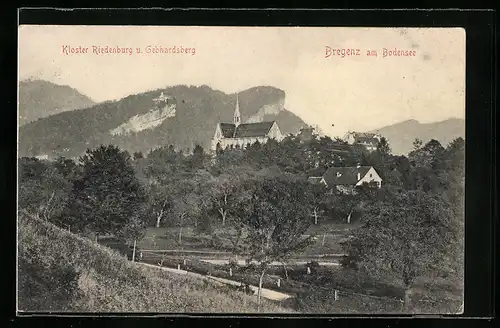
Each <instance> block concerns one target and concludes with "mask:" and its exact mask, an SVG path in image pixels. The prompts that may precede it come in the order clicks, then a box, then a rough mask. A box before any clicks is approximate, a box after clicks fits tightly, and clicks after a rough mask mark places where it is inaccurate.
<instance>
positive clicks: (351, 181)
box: [323, 166, 371, 186]
mask: <svg viewBox="0 0 500 328" xmlns="http://www.w3.org/2000/svg"><path fill="white" fill-rule="evenodd" d="M370 168H371V166H360V167H356V166H352V167H331V168H329V169H328V170H327V171H326V172H325V174H324V175H323V178H324V179H325V182H326V184H327V185H328V186H335V185H355V184H356V183H358V182H359V180H358V172H359V173H360V179H362V178H363V177H364V176H365V175H366V173H368V171H369V170H370Z"/></svg>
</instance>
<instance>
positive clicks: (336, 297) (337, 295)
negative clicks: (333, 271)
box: [334, 289, 339, 301]
mask: <svg viewBox="0 0 500 328" xmlns="http://www.w3.org/2000/svg"><path fill="white" fill-rule="evenodd" d="M334 298H335V300H336V301H337V300H338V299H339V293H338V291H337V290H336V289H335V296H334Z"/></svg>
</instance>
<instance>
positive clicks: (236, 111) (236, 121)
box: [233, 94, 241, 126]
mask: <svg viewBox="0 0 500 328" xmlns="http://www.w3.org/2000/svg"><path fill="white" fill-rule="evenodd" d="M233 123H234V125H235V126H238V125H240V123H241V115H240V101H239V99H238V94H236V107H235V108H234V117H233Z"/></svg>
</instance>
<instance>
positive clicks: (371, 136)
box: [344, 132, 382, 151]
mask: <svg viewBox="0 0 500 328" xmlns="http://www.w3.org/2000/svg"><path fill="white" fill-rule="evenodd" d="M344 139H345V140H346V141H347V143H348V144H350V145H354V144H357V145H362V146H364V147H365V148H366V150H368V151H374V150H377V146H378V143H379V142H380V140H381V139H382V136H381V135H379V134H376V133H360V132H349V133H347V135H346V136H345V137H344Z"/></svg>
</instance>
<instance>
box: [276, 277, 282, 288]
mask: <svg viewBox="0 0 500 328" xmlns="http://www.w3.org/2000/svg"><path fill="white" fill-rule="evenodd" d="M276 284H277V285H278V287H280V286H281V278H278V281H277V282H276Z"/></svg>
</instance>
